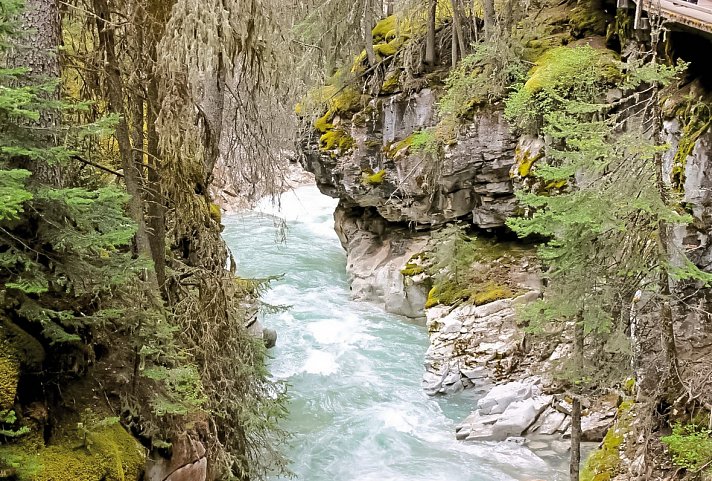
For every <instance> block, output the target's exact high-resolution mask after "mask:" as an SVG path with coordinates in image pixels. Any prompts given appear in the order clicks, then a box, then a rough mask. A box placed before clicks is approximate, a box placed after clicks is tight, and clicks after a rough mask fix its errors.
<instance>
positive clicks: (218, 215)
mask: <svg viewBox="0 0 712 481" xmlns="http://www.w3.org/2000/svg"><path fill="white" fill-rule="evenodd" d="M210 218H211V219H213V220H214V221H215V222H217V223H218V224H221V223H222V210H221V209H220V206H219V205H217V204H210Z"/></svg>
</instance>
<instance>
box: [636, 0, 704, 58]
mask: <svg viewBox="0 0 712 481" xmlns="http://www.w3.org/2000/svg"><path fill="white" fill-rule="evenodd" d="M636 1H643V9H644V10H646V11H648V13H649V14H659V15H662V16H663V17H665V18H666V19H667V20H668V21H670V22H672V23H677V24H680V25H685V26H687V27H689V28H692V29H695V30H700V31H703V32H707V33H709V34H712V0H698V3H697V4H694V3H690V2H687V1H685V0H636ZM711 54H712V53H711ZM711 58H712V57H711Z"/></svg>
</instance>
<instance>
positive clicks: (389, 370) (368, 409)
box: [224, 186, 565, 481]
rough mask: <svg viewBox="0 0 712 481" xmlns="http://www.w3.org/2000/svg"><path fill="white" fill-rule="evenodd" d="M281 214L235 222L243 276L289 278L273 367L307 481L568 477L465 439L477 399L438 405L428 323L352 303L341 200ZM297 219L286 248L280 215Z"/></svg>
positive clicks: (290, 196) (313, 198) (267, 321)
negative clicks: (336, 222)
mask: <svg viewBox="0 0 712 481" xmlns="http://www.w3.org/2000/svg"><path fill="white" fill-rule="evenodd" d="M281 206H282V208H281V210H280V211H279V212H277V209H276V208H275V207H273V206H272V205H271V203H269V202H263V203H262V204H261V205H260V206H259V208H258V210H260V211H261V213H257V212H251V213H247V214H239V215H237V214H235V215H230V216H226V217H225V218H224V224H225V231H224V237H225V240H226V241H227V243H228V245H229V246H230V248H231V249H232V251H233V253H234V255H235V257H236V259H237V262H238V270H239V273H240V274H241V275H242V276H244V277H265V276H270V275H277V274H284V277H283V278H282V279H281V280H279V281H277V282H275V283H274V284H273V288H272V289H271V290H270V291H269V292H268V293H267V294H266V295H265V301H266V302H268V303H270V304H274V305H283V304H288V305H290V306H291V308H290V309H289V310H287V311H284V312H280V313H276V314H269V315H265V316H264V319H263V324H264V325H265V326H266V327H270V328H273V329H275V330H276V331H277V332H278V335H279V337H278V340H277V347H275V348H274V349H272V350H271V351H270V355H271V356H272V359H271V361H270V369H271V372H272V373H273V375H274V376H275V377H276V378H278V379H284V380H287V381H288V382H289V385H290V395H291V402H290V406H289V409H290V414H289V417H288V418H287V419H286V420H285V422H284V426H285V428H286V429H287V430H289V431H290V432H292V433H293V435H294V437H293V439H292V442H291V445H290V448H289V451H288V453H287V454H288V456H289V458H290V459H292V460H293V464H292V465H291V469H292V470H293V471H294V473H295V474H296V475H297V478H296V479H297V480H300V481H376V480H377V481H401V480H402V481H406V480H407V481H419V480H423V481H425V480H427V481H505V480H506V481H510V480H515V481H528V480H535V479H536V480H539V479H542V480H547V481H555V480H563V479H565V477H564V476H563V474H562V467H561V465H559V466H557V467H552V466H549V465H547V464H546V463H545V462H544V461H542V460H541V459H540V458H539V457H537V456H535V455H534V454H533V453H532V452H531V451H529V450H528V449H527V448H525V447H521V446H518V445H516V444H512V443H463V442H458V441H456V440H455V437H454V426H455V424H456V423H457V422H458V421H460V420H462V419H463V418H464V417H465V416H467V414H468V413H469V412H470V410H471V408H472V406H473V404H474V401H475V400H474V399H473V398H472V397H471V396H472V395H471V394H469V393H463V394H461V395H459V396H455V397H446V398H442V397H441V398H431V397H428V396H426V395H425V394H424V393H423V391H422V389H421V387H420V377H421V375H422V372H423V355H424V353H425V350H426V349H427V331H426V329H425V326H424V325H422V324H420V323H416V322H413V321H410V320H408V319H404V318H400V317H398V316H393V315H391V314H387V313H385V312H384V311H382V310H381V309H380V308H379V307H377V306H374V305H371V304H368V303H362V302H355V301H352V300H351V299H350V296H349V285H348V282H347V277H346V272H345V263H346V255H345V253H344V251H343V249H342V248H341V245H340V244H339V240H338V238H337V237H336V234H335V233H334V230H333V217H332V213H333V211H334V208H335V207H336V200H334V199H331V198H328V197H326V196H323V195H321V194H320V193H319V192H318V190H317V189H316V187H313V186H309V187H302V188H299V189H297V190H295V191H293V192H289V193H286V194H284V195H283V196H282V198H281ZM275 214H276V215H279V216H280V217H281V218H283V219H284V220H285V221H286V224H287V230H286V241H284V240H281V241H280V236H281V233H282V229H280V228H278V227H277V226H276V224H278V222H275V217H274V215H275Z"/></svg>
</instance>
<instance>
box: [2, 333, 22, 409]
mask: <svg viewBox="0 0 712 481" xmlns="http://www.w3.org/2000/svg"><path fill="white" fill-rule="evenodd" d="M4 331H5V327H4V326H2V325H0V411H5V410H8V409H12V407H13V405H14V403H15V395H16V394H17V383H18V381H19V379H20V362H19V361H18V359H17V357H16V351H15V348H14V346H13V345H12V344H11V343H10V341H9V340H8V339H7V338H6V336H5V332H4Z"/></svg>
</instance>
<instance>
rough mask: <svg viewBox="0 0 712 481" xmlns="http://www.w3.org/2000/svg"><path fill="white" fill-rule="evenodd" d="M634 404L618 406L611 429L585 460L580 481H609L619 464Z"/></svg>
mask: <svg viewBox="0 0 712 481" xmlns="http://www.w3.org/2000/svg"><path fill="white" fill-rule="evenodd" d="M634 404H635V403H634V402H633V401H632V400H626V401H623V402H622V403H621V404H620V406H618V416H617V420H616V423H615V424H614V425H613V427H611V428H610V429H609V430H608V432H607V433H606V436H605V437H604V438H603V442H602V443H601V446H600V447H599V449H597V450H596V451H594V452H593V453H592V454H591V455H590V456H589V457H588V459H587V460H586V463H585V464H584V466H583V469H582V470H581V481H610V480H611V479H613V477H614V476H615V475H616V472H617V470H618V467H619V465H620V462H621V457H620V449H621V445H622V444H623V440H624V435H625V433H626V432H627V431H628V430H630V411H631V409H632V408H633V405H634Z"/></svg>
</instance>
